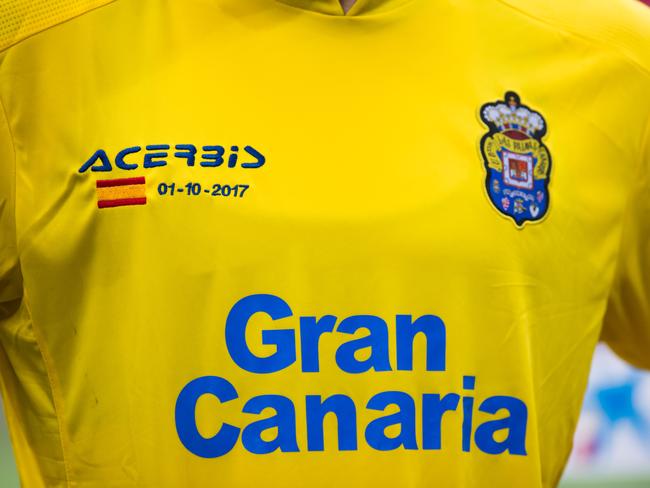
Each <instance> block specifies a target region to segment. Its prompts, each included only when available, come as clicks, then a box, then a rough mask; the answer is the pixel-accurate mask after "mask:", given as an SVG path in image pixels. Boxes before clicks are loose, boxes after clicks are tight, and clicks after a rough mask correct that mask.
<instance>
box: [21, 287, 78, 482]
mask: <svg viewBox="0 0 650 488" xmlns="http://www.w3.org/2000/svg"><path fill="white" fill-rule="evenodd" d="M23 293H24V300H25V307H26V308H27V312H28V313H29V317H30V319H31V322H32V328H33V331H34V338H35V339H36V345H37V346H38V351H39V353H40V355H41V358H42V359H43V364H44V365H45V372H46V374H47V381H48V383H49V385H50V391H51V392H52V404H53V405H54V415H56V421H57V424H58V426H59V441H60V443H61V456H62V458H63V468H64V472H65V484H66V486H68V487H70V466H69V464H68V460H67V459H66V455H65V444H64V442H63V424H62V414H61V412H62V411H63V407H62V403H63V401H62V397H59V395H58V394H57V388H56V386H57V384H58V383H57V382H56V381H55V379H56V378H55V375H54V368H53V367H52V364H51V360H50V356H49V353H48V351H47V348H46V347H45V341H44V340H43V337H42V336H41V333H40V331H39V330H38V327H36V321H35V320H34V314H33V313H32V309H31V307H30V305H29V298H28V296H27V290H24V291H23Z"/></svg>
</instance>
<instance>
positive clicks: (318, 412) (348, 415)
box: [305, 395, 357, 451]
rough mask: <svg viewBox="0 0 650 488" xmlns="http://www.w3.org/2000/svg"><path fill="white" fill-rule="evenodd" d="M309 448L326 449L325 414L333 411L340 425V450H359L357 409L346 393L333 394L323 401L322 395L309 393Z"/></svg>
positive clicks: (307, 405) (307, 398) (306, 400)
mask: <svg viewBox="0 0 650 488" xmlns="http://www.w3.org/2000/svg"><path fill="white" fill-rule="evenodd" d="M305 403H306V407H307V449H309V450H310V451H323V450H325V440H324V433H323V431H324V427H323V423H324V421H325V416H326V415H327V414H328V413H333V414H334V415H335V416H336V422H337V426H338V429H337V431H338V447H339V451H356V450H357V409H356V407H355V405H354V402H353V401H352V399H351V398H350V397H348V396H346V395H332V396H331V397H329V398H327V399H325V401H323V400H322V399H321V396H320V395H307V397H306V399H305Z"/></svg>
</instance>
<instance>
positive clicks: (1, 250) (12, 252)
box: [0, 102, 22, 320]
mask: <svg viewBox="0 0 650 488" xmlns="http://www.w3.org/2000/svg"><path fill="white" fill-rule="evenodd" d="M15 159H16V158H15V153H14V146H13V141H12V137H11V132H10V129H9V123H8V121H7V117H6V112H5V110H4V107H2V106H1V102H0V320H2V319H4V318H6V317H8V316H9V315H11V314H13V312H14V311H15V310H16V308H17V306H18V304H19V302H20V299H21V297H22V277H21V273H20V265H19V260H18V252H17V248H16V224H15V201H16V198H15V197H16V194H15V190H16V189H15V185H16V176H15V174H16V168H15V165H16V161H15Z"/></svg>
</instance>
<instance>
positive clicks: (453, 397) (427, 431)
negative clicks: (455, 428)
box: [422, 393, 460, 450]
mask: <svg viewBox="0 0 650 488" xmlns="http://www.w3.org/2000/svg"><path fill="white" fill-rule="evenodd" d="M458 402H460V396H459V395H457V394H456V393H449V394H448V395H445V396H444V397H443V398H442V399H441V398H440V395H438V394H429V393H425V394H424V395H422V448H423V449H434V450H437V449H441V447H442V416H443V415H444V413H445V412H453V411H455V410H456V408H457V407H458Z"/></svg>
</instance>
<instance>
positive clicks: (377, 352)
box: [336, 315, 391, 374]
mask: <svg viewBox="0 0 650 488" xmlns="http://www.w3.org/2000/svg"><path fill="white" fill-rule="evenodd" d="M359 329H368V331H369V332H370V334H369V335H367V336H365V337H362V338H360V339H354V340H351V341H349V342H346V343H344V344H341V346H339V348H338V349H337V350H336V364H338V366H339V368H341V369H342V370H343V371H345V372H347V373H355V374H358V373H365V372H366V371H370V370H371V369H374V370H375V371H390V370H391V367H390V359H389V357H388V327H387V326H386V322H384V321H383V320H382V319H381V318H379V317H376V316H374V315H352V316H350V317H348V318H346V319H343V321H341V323H340V324H339V326H338V328H337V329H336V330H337V332H343V333H344V334H354V333H355V332H356V331H358V330H359ZM366 348H370V357H369V358H368V359H366V360H364V361H359V360H358V359H357V358H356V357H355V354H356V352H357V351H360V350H362V349H366Z"/></svg>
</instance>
